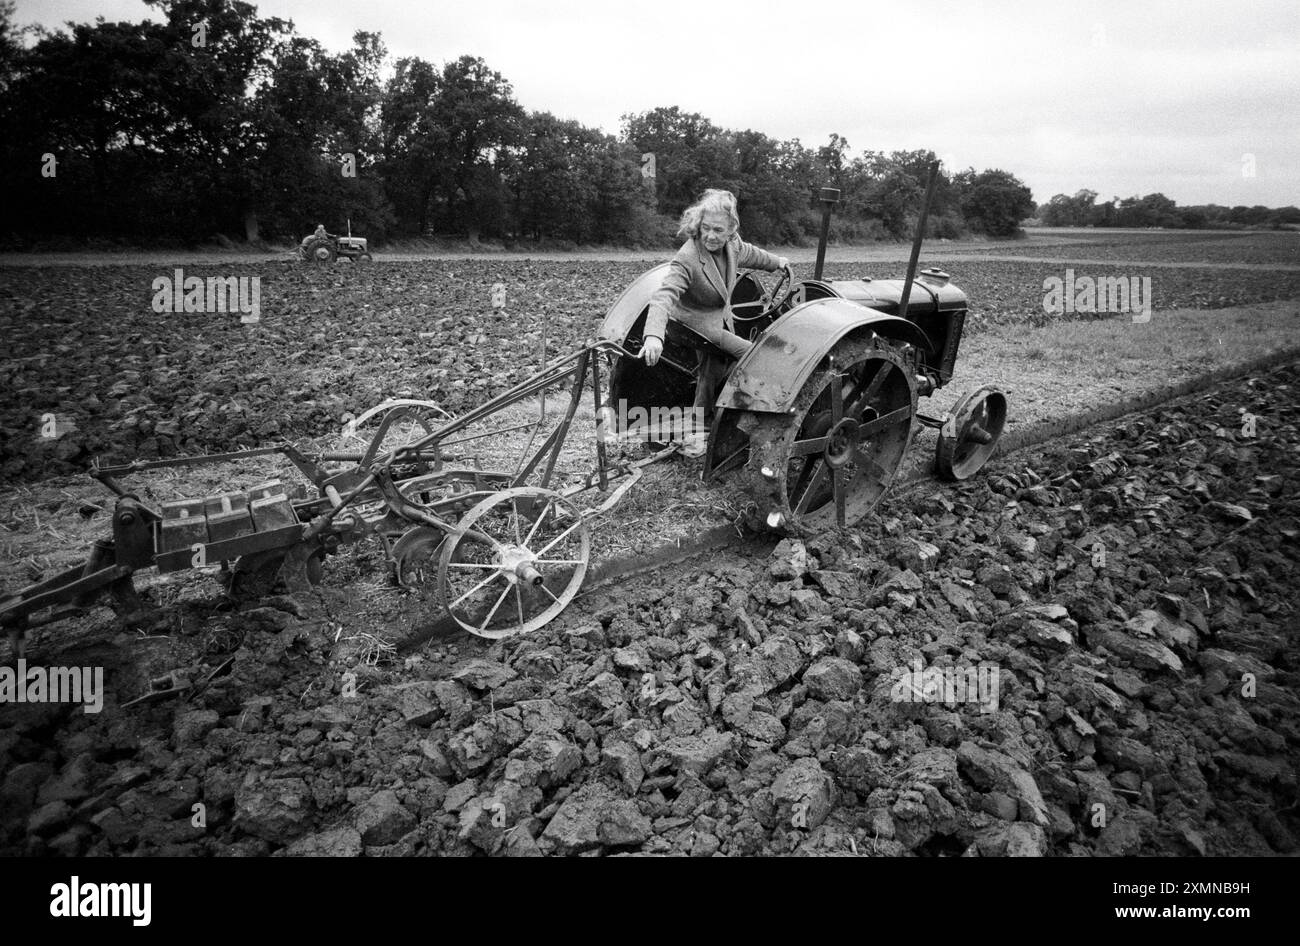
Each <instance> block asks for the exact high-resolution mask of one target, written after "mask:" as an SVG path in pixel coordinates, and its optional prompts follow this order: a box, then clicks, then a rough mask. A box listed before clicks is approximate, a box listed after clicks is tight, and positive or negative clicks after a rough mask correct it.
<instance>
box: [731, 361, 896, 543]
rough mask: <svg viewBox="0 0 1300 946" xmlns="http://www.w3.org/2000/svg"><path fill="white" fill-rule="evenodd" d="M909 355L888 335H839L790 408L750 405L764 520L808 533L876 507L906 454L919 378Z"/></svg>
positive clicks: (752, 467)
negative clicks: (771, 410)
mask: <svg viewBox="0 0 1300 946" xmlns="http://www.w3.org/2000/svg"><path fill="white" fill-rule="evenodd" d="M909 369H910V360H909V359H907V358H906V357H904V355H903V354H902V351H901V348H900V347H898V346H896V345H895V344H894V343H892V342H890V341H889V340H888V339H886V338H883V337H881V336H876V338H875V339H874V340H873V341H870V342H866V341H844V342H841V343H840V344H838V345H837V346H836V347H835V348H834V349H833V350H832V352H831V353H830V355H829V356H828V357H827V359H826V360H825V362H824V364H823V365H822V366H821V367H819V368H818V370H817V371H815V372H814V373H813V374H812V376H811V377H810V378H809V379H808V381H807V382H806V383H805V384H804V386H803V388H802V389H801V390H800V392H799V395H798V397H797V398H796V399H795V402H794V404H793V406H792V409H791V412H790V413H789V414H764V413H757V412H748V413H747V416H743V417H741V418H739V419H738V421H737V426H738V427H739V429H741V430H748V432H749V438H750V447H749V461H748V463H747V465H746V471H747V474H748V477H749V492H750V494H751V495H752V496H753V497H754V499H755V502H756V503H757V505H758V511H759V515H760V518H761V519H762V525H765V526H766V527H767V528H769V529H773V530H781V531H785V532H790V533H807V532H812V531H816V530H818V529H824V528H828V527H832V526H838V527H840V528H843V527H844V526H846V525H852V524H853V523H855V522H856V521H857V520H859V519H861V518H862V517H863V516H864V515H866V513H868V512H869V511H870V510H871V509H872V508H873V507H874V506H875V505H876V503H877V502H879V501H880V498H881V496H883V495H884V493H885V490H886V489H887V488H888V487H889V484H890V482H891V481H892V480H893V478H894V475H895V474H896V473H897V471H898V467H899V465H900V464H901V463H902V460H903V457H904V455H905V454H906V453H907V448H908V445H909V444H910V443H911V439H912V434H913V431H914V424H913V421H914V418H915V414H916V398H917V391H916V385H915V382H914V381H913V372H912V371H911V370H909Z"/></svg>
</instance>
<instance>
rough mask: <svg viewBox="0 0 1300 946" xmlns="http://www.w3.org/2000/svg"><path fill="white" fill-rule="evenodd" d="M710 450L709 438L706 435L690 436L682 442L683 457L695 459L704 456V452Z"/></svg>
mask: <svg viewBox="0 0 1300 946" xmlns="http://www.w3.org/2000/svg"><path fill="white" fill-rule="evenodd" d="M708 448H709V441H708V438H707V437H705V436H704V434H688V435H687V436H686V438H685V439H683V440H682V456H684V457H690V458H691V459H694V458H696V457H702V456H704V452H705V451H706V450H707V449H708Z"/></svg>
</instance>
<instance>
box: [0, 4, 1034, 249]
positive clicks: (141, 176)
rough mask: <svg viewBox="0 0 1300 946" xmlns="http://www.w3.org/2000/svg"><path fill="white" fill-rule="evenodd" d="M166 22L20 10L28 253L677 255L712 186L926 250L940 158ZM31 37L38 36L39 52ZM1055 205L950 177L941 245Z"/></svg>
mask: <svg viewBox="0 0 1300 946" xmlns="http://www.w3.org/2000/svg"><path fill="white" fill-rule="evenodd" d="M146 2H147V3H148V4H149V5H150V6H152V7H155V8H157V9H158V11H159V16H160V19H161V22H154V21H143V22H139V23H125V22H117V23H108V22H103V21H102V20H101V21H98V22H96V23H93V24H90V23H69V24H67V29H66V30H60V31H47V30H44V29H41V28H34V27H33V28H24V29H19V28H18V27H17V26H16V25H15V24H14V22H13V13H14V5H13V3H12V0H0V156H2V158H3V160H2V161H0V186H3V187H4V191H5V193H6V194H7V195H9V197H8V198H7V201H6V203H7V208H6V210H7V212H6V214H5V220H4V223H3V225H0V230H3V231H7V232H8V234H9V236H10V245H13V246H23V245H42V244H49V243H51V242H58V241H60V240H70V241H77V242H81V243H85V242H87V241H92V242H93V241H96V240H109V241H122V242H151V243H164V242H189V243H193V242H201V241H207V240H210V239H212V238H214V237H217V238H220V239H226V238H230V237H235V238H236V239H243V240H248V241H251V242H257V241H267V240H274V241H284V240H297V239H299V238H300V237H301V236H303V235H305V234H306V233H308V232H310V230H311V229H313V228H314V227H315V225H316V224H317V223H324V224H325V225H326V227H327V228H328V229H330V230H332V231H337V230H340V229H342V228H343V226H344V221H345V220H350V221H351V225H352V228H353V230H354V231H355V232H357V233H358V234H359V235H365V236H369V237H372V238H374V239H376V240H377V241H381V242H382V241H384V240H392V239H401V238H413V237H448V238H454V239H461V238H468V239H470V240H478V239H486V238H492V239H499V240H503V241H507V242H525V241H531V242H538V241H546V242H548V243H550V244H563V243H572V244H619V245H661V244H667V243H670V242H671V241H672V239H673V232H674V230H675V229H676V218H677V216H678V215H679V214H680V213H681V211H682V209H684V208H685V206H686V205H687V204H688V203H689V202H690V201H691V200H693V199H694V198H695V197H696V196H697V195H698V194H699V192H700V191H702V190H703V189H704V188H705V187H725V188H728V189H730V190H733V191H735V192H736V193H737V195H738V197H739V198H740V206H741V218H742V219H741V228H742V232H743V233H744V234H745V236H746V238H748V239H751V240H755V241H760V242H766V243H776V244H784V243H790V244H800V243H806V242H809V241H811V240H815V238H816V233H817V231H818V228H819V219H820V218H819V210H818V204H817V201H816V195H817V191H818V189H819V188H821V187H823V186H834V187H838V188H839V189H840V191H841V195H842V197H841V202H840V206H839V207H838V209H837V211H836V218H835V225H834V226H835V229H834V232H833V235H834V236H835V237H836V238H837V239H839V240H865V239H879V238H899V237H905V236H908V235H910V230H911V227H912V226H913V225H914V223H913V222H914V220H915V217H916V215H917V213H918V210H919V206H920V202H921V196H922V193H923V191H924V185H925V176H926V169H927V167H928V165H929V163H930V161H932V160H933V159H934V155H933V153H931V152H929V151H895V152H891V153H888V154H886V153H883V152H877V151H864V152H861V153H859V154H857V155H854V154H852V153H851V151H850V149H849V144H848V142H847V141H845V140H844V139H843V138H841V137H840V136H839V135H835V134H832V135H831V136H830V139H829V141H828V143H827V144H825V145H822V146H820V147H815V148H813V147H807V146H805V145H803V144H802V143H801V142H800V141H799V140H798V139H792V140H787V141H778V140H775V139H773V138H771V137H769V136H768V135H765V134H763V133H762V132H759V131H754V130H749V129H746V130H742V131H736V130H731V129H725V128H720V127H718V126H716V125H715V124H713V123H712V122H711V121H709V120H708V119H707V118H705V117H704V116H701V115H698V114H693V113H686V112H683V111H681V110H680V109H679V108H677V107H661V108H655V109H652V110H650V111H647V112H643V113H639V114H628V115H624V116H623V119H622V125H621V128H620V129H619V134H617V135H612V134H609V133H606V132H604V131H602V130H600V129H596V128H590V127H587V126H584V125H582V124H581V123H580V122H576V121H572V120H567V119H563V118H559V117H557V116H555V115H553V114H551V113H549V112H535V111H528V110H526V109H524V108H523V107H522V106H521V105H520V104H519V103H518V102H516V101H515V99H514V95H513V91H512V88H511V85H510V83H509V81H507V79H506V78H505V77H503V76H502V75H501V74H500V73H499V72H497V71H495V70H493V69H492V68H490V67H489V65H488V64H487V63H485V62H484V61H483V60H482V59H480V58H477V57H474V56H462V57H460V58H458V59H456V60H454V61H451V62H447V63H444V64H442V65H437V64H434V63H430V62H427V61H425V60H423V59H420V58H417V57H408V58H402V59H399V60H397V61H396V62H395V63H393V68H392V69H391V70H389V69H388V68H387V66H388V63H389V57H388V54H387V51H386V49H385V47H384V45H383V42H382V40H381V37H380V36H379V35H378V34H377V33H369V32H364V31H361V32H357V33H356V34H355V35H354V37H353V43H352V46H351V48H349V49H347V50H346V51H344V52H342V53H338V54H335V53H331V52H329V51H327V50H326V49H324V48H323V47H322V46H321V45H320V43H318V42H317V41H316V40H313V39H310V38H307V37H304V36H300V35H298V34H297V33H296V32H295V30H294V28H293V25H292V23H290V22H287V21H285V20H282V19H279V18H276V17H262V16H260V15H259V14H258V12H257V9H256V8H255V7H254V6H252V5H251V4H248V3H244V2H240V0H146ZM28 34H30V35H28ZM1034 210H1035V205H1034V202H1033V198H1032V195H1031V193H1030V191H1029V189H1028V188H1027V187H1025V186H1024V184H1022V183H1021V182H1020V181H1019V180H1017V179H1016V177H1015V176H1014V175H1013V174H1011V173H1009V172H1007V171H1004V170H1000V169H990V170H984V171H979V172H977V171H976V170H975V169H973V168H969V169H967V170H965V171H959V172H958V171H954V170H952V169H944V170H943V172H942V174H941V177H940V180H939V182H938V186H937V188H936V194H935V200H934V204H933V205H932V208H931V213H930V232H931V235H935V236H941V237H958V236H963V235H965V234H967V233H969V232H981V233H987V234H989V235H994V236H1005V235H1008V234H1011V233H1014V232H1015V230H1016V229H1017V227H1018V225H1019V222H1020V221H1021V220H1022V219H1024V218H1025V217H1028V216H1029V215H1030V214H1032V213H1033V212H1034Z"/></svg>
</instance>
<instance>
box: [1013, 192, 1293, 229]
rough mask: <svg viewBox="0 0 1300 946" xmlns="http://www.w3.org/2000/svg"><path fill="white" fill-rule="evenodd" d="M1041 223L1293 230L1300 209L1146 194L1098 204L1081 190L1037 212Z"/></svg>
mask: <svg viewBox="0 0 1300 946" xmlns="http://www.w3.org/2000/svg"><path fill="white" fill-rule="evenodd" d="M1037 222H1038V223H1040V224H1041V225H1042V226H1045V227H1165V228H1170V229H1187V230H1201V229H1213V230H1236V229H1245V228H1247V227H1253V228H1273V229H1280V228H1282V227H1293V226H1295V225H1297V224H1300V208H1296V207H1281V208H1276V209H1274V208H1269V207H1263V206H1254V207H1245V206H1238V207H1223V206H1220V205H1218V204H1201V205H1194V206H1187V207H1179V206H1178V204H1177V203H1175V202H1174V201H1173V200H1171V199H1170V198H1168V197H1166V196H1165V195H1164V194H1147V195H1146V196H1144V197H1129V198H1126V199H1123V200H1121V199H1120V198H1119V197H1114V198H1112V199H1111V200H1108V201H1105V202H1103V203H1100V204H1099V203H1097V192H1096V191H1093V190H1086V189H1085V190H1081V191H1079V192H1077V193H1076V194H1075V195H1074V196H1073V197H1070V196H1068V195H1066V194H1057V195H1055V196H1054V197H1053V198H1052V199H1051V200H1049V201H1048V202H1047V203H1045V204H1043V205H1042V206H1041V207H1039V208H1038V220H1037Z"/></svg>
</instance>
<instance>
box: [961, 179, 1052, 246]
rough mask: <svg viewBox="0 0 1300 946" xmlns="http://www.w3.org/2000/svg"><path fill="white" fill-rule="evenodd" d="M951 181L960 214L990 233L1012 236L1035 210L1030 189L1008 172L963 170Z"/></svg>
mask: <svg viewBox="0 0 1300 946" xmlns="http://www.w3.org/2000/svg"><path fill="white" fill-rule="evenodd" d="M953 184H954V187H955V190H956V192H957V201H958V204H959V206H960V207H961V211H962V215H963V216H965V218H966V220H967V222H968V223H969V224H970V225H971V226H972V227H974V228H976V229H978V230H981V231H983V232H984V233H987V234H988V235H989V236H1011V235H1012V234H1014V233H1015V232H1016V230H1017V229H1019V226H1020V221H1021V220H1023V219H1025V218H1026V217H1028V216H1029V215H1030V214H1032V213H1033V212H1034V209H1035V208H1034V197H1033V194H1032V192H1031V191H1030V190H1029V188H1028V187H1026V186H1025V185H1024V184H1022V183H1021V182H1020V181H1019V180H1018V179H1017V178H1016V177H1015V176H1014V175H1013V174H1010V173H1008V172H1007V171H1002V170H998V169H993V170H987V171H982V172H980V173H979V174H975V173H973V172H970V171H964V172H962V173H961V174H958V175H957V176H956V179H955V180H954V181H953Z"/></svg>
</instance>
